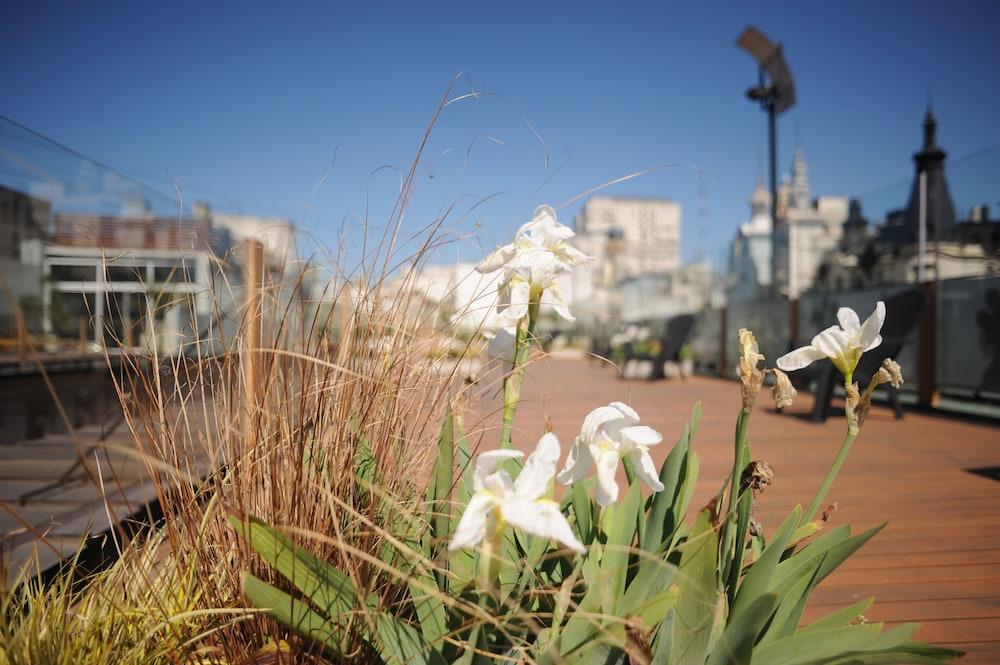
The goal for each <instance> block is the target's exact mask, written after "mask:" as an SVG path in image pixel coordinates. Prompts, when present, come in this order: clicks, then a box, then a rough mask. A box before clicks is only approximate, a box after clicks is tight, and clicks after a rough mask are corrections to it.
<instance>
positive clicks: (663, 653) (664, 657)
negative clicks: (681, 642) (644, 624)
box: [649, 612, 674, 665]
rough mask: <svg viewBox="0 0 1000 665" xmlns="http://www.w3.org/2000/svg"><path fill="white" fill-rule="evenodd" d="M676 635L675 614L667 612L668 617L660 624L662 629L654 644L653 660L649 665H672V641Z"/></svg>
mask: <svg viewBox="0 0 1000 665" xmlns="http://www.w3.org/2000/svg"><path fill="white" fill-rule="evenodd" d="M673 634H674V613H673V612H667V616H665V617H664V618H663V621H661V622H660V628H659V629H658V630H657V631H656V639H655V640H654V643H653V659H652V660H651V661H650V663H649V665H670V652H671V651H672V650H673V649H672V648H673V642H672V641H671V640H672V638H673Z"/></svg>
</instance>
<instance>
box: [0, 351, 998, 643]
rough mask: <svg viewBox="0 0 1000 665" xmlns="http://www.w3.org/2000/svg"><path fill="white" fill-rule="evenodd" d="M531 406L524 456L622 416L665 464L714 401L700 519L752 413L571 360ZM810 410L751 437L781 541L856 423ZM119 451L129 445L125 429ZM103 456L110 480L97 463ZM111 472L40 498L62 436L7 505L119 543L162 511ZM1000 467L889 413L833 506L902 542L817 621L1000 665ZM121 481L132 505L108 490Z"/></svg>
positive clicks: (701, 448) (125, 472)
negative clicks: (650, 437) (989, 470)
mask: <svg viewBox="0 0 1000 665" xmlns="http://www.w3.org/2000/svg"><path fill="white" fill-rule="evenodd" d="M523 394H524V405H523V406H522V408H521V411H520V413H519V415H518V423H517V424H518V430H517V431H516V433H515V441H516V442H517V443H518V444H519V445H522V446H523V447H524V448H530V447H532V446H533V445H534V442H535V441H536V440H537V438H538V436H539V435H540V434H541V432H542V431H543V427H544V418H545V416H546V415H548V416H549V417H550V418H551V419H552V422H553V424H554V427H555V432H556V434H558V435H559V437H560V440H561V441H562V442H563V445H564V449H565V448H567V447H568V445H569V444H570V443H571V442H572V440H573V437H574V436H575V435H576V433H577V431H578V430H579V426H580V423H581V421H582V420H583V417H584V416H585V415H586V414H587V412H588V411H590V410H591V409H592V408H594V407H595V406H599V405H601V404H607V403H608V402H611V401H615V400H621V401H625V402H628V403H630V404H631V405H632V406H633V407H634V408H635V409H636V410H637V411H638V412H639V414H640V416H642V418H643V422H644V423H646V424H649V425H651V426H653V427H655V428H656V429H658V430H660V431H661V432H663V434H664V439H665V441H664V443H663V444H662V445H660V446H658V447H657V449H656V450H655V453H656V454H655V456H656V457H657V460H658V462H659V461H661V460H662V459H663V458H664V457H665V455H666V453H667V452H668V451H669V448H670V445H671V443H672V441H673V440H675V439H676V436H677V435H678V434H679V433H680V430H681V428H682V427H683V423H684V422H685V421H686V420H687V418H688V417H689V415H690V412H691V408H692V406H693V405H694V403H695V402H696V401H699V400H700V401H701V402H702V405H703V416H702V421H701V426H700V428H699V432H698V436H697V438H696V440H695V450H696V451H697V452H698V454H699V455H700V457H701V466H702V471H701V482H700V485H699V489H698V492H697V495H696V497H695V499H694V504H693V505H694V506H700V505H704V503H706V502H707V501H708V499H709V498H710V496H711V495H712V493H714V492H715V491H716V490H717V489H718V487H719V486H720V484H721V482H722V480H723V478H724V477H725V475H726V473H727V471H728V469H729V466H730V463H731V458H732V437H733V432H732V430H733V423H734V421H735V417H736V412H737V409H738V408H739V389H738V386H737V384H735V383H734V382H732V381H724V380H718V379H708V378H694V379H690V380H688V381H686V382H678V381H674V382H667V381H660V382H656V383H649V382H645V381H619V380H618V379H617V378H616V376H615V373H614V371H613V370H612V369H611V368H610V367H608V366H600V365H598V364H596V363H595V364H592V365H590V364H588V363H587V362H586V361H583V360H573V359H564V358H558V357H557V358H553V359H550V360H547V361H544V362H538V363H536V364H535V365H533V366H532V367H531V369H530V370H529V372H528V378H527V381H526V385H525V388H524V391H523ZM482 406H483V407H484V410H483V412H484V413H489V414H490V415H489V416H488V417H485V418H484V419H482V420H481V421H480V422H478V423H477V422H475V421H474V419H473V418H469V422H467V426H468V427H469V428H470V430H472V432H473V433H478V436H479V438H480V444H479V445H480V446H481V447H482V448H483V449H488V448H492V447H494V446H495V445H496V439H497V433H498V429H499V413H498V411H496V410H495V408H494V407H496V406H497V398H496V396H495V393H494V392H492V391H491V392H490V393H489V395H487V396H486V400H485V402H484V403H483V405H482ZM810 406H811V398H810V397H809V396H808V395H801V396H800V397H799V400H798V402H797V403H796V404H795V405H794V406H793V407H792V408H791V409H789V412H788V413H786V414H784V415H779V414H777V413H774V412H773V410H772V409H771V406H770V399H769V396H768V395H762V396H761V400H760V403H759V405H758V409H757V412H756V413H755V415H754V418H753V420H752V421H751V424H750V438H751V444H752V451H753V457H754V459H764V460H767V461H768V462H769V463H770V464H771V465H772V466H773V468H774V470H775V483H774V485H772V486H771V487H770V488H768V489H767V491H766V492H765V493H764V494H763V495H762V496H761V498H760V501H759V505H758V517H759V519H761V521H762V522H763V523H764V524H765V527H767V528H773V527H774V526H775V525H776V524H777V523H778V522H779V521H780V519H781V518H782V517H783V516H784V515H785V514H786V513H787V512H788V511H789V510H790V509H791V508H792V507H794V505H795V504H796V503H808V502H809V500H810V499H811V498H812V495H813V492H814V491H815V489H816V487H817V486H818V485H819V483H820V481H821V479H822V477H823V475H824V474H825V472H826V469H827V468H828V465H829V463H830V461H831V460H832V459H833V456H834V454H835V453H836V451H837V449H838V447H839V445H840V441H841V439H842V436H843V432H844V420H843V418H842V417H834V418H832V419H830V420H829V421H828V422H827V423H825V424H823V425H817V424H814V423H811V422H809V421H808V420H806V419H805V418H804V417H803V415H804V414H805V413H807V412H808V410H809V408H810ZM99 436H100V430H99V429H97V428H93V427H89V428H82V429H81V430H79V431H78V439H79V440H80V442H81V443H82V444H83V446H84V449H88V450H89V448H90V447H91V446H92V445H94V444H96V443H97V439H98V438H99ZM109 441H110V442H111V443H112V444H119V445H129V443H130V442H129V437H128V435H127V430H126V429H125V428H124V426H120V427H119V428H118V429H117V430H115V431H114V432H113V433H112V434H111V435H110V437H109ZM96 450H98V451H100V450H101V447H100V446H99V447H98V448H97V449H96ZM88 456H89V457H88V459H90V460H92V461H94V462H95V464H94V467H95V468H96V459H95V457H94V451H93V450H90V451H89V452H88ZM99 457H100V461H101V469H102V474H104V475H103V477H104V479H105V489H104V490H102V489H101V488H99V487H98V486H95V485H94V484H93V483H92V482H91V481H90V480H89V479H88V478H87V475H86V474H85V473H84V472H83V471H82V470H81V469H76V470H75V471H73V472H72V473H71V474H70V475H69V476H68V479H67V480H66V482H62V483H59V484H57V485H56V486H54V487H51V488H50V489H48V490H47V491H44V492H41V493H38V492H37V490H39V489H41V488H43V487H46V486H48V485H51V484H52V483H53V482H54V481H56V480H57V479H59V478H60V476H62V475H63V474H64V473H65V472H67V471H70V470H72V467H73V465H74V462H75V461H76V460H77V453H76V448H75V446H74V444H73V441H72V439H71V438H70V437H69V436H67V435H63V434H60V435H49V436H47V437H44V438H41V439H36V440H32V441H26V442H21V443H18V444H14V445H0V500H2V501H3V502H4V504H5V505H7V506H10V507H12V508H14V509H15V510H16V511H17V512H18V513H19V514H20V516H21V517H22V518H23V519H24V520H26V521H28V522H29V523H30V524H32V525H33V526H34V527H35V530H37V531H40V532H42V533H45V534H46V536H47V539H48V540H49V541H50V542H51V543H52V544H53V545H54V546H55V548H56V549H58V550H59V551H60V552H62V553H63V554H70V553H72V551H73V550H74V549H75V548H76V547H77V546H78V545H79V544H80V543H81V541H82V540H83V539H84V538H85V537H87V536H86V535H87V534H92V533H100V532H102V531H105V530H106V529H107V527H108V515H109V513H110V514H111V516H112V518H113V519H120V518H121V517H123V516H125V515H128V514H131V513H132V512H134V511H135V510H136V509H138V508H139V507H141V506H142V505H144V504H145V503H146V502H148V501H149V500H150V499H151V498H152V489H151V487H150V486H149V483H148V482H145V481H144V480H143V479H144V477H145V470H144V468H143V467H142V464H141V463H139V462H137V461H136V460H134V459H130V458H128V457H127V456H125V455H122V454H119V453H114V452H112V453H110V458H109V457H105V456H104V454H103V453H101V454H100V455H99ZM991 466H1000V428H998V427H996V426H991V425H989V424H981V423H973V422H968V421H961V420H954V419H946V418H942V417H935V416H931V415H925V414H916V413H912V414H908V415H907V417H906V418H905V419H904V420H902V421H896V420H894V419H893V418H892V416H891V414H890V413H889V412H888V410H886V409H883V408H880V407H876V408H875V410H874V412H873V414H872V416H871V418H870V419H869V421H868V423H866V425H865V427H864V430H863V431H862V434H861V437H860V438H859V440H858V442H857V444H856V445H855V447H854V450H853V452H852V455H851V457H850V459H849V460H848V462H847V464H846V465H845V467H844V470H843V473H842V474H841V476H840V479H839V480H838V482H837V483H836V485H834V487H833V490H832V492H831V494H830V497H829V500H830V501H831V502H832V501H836V502H838V503H839V507H838V509H837V510H836V511H835V512H834V514H833V516H832V519H831V523H832V524H834V525H837V524H842V523H845V522H850V523H851V524H853V525H854V527H855V529H856V530H861V529H864V528H867V527H870V526H873V525H876V524H879V523H882V522H889V526H888V527H886V528H885V529H884V530H883V532H882V533H881V534H879V535H878V536H877V537H876V538H875V539H874V540H873V541H872V542H871V543H869V544H868V545H866V546H865V547H864V548H862V550H861V551H860V552H859V553H858V554H856V555H855V556H854V557H852V558H851V559H850V560H849V561H848V562H847V563H846V564H845V565H844V566H843V567H842V568H841V569H840V570H838V571H837V572H836V573H835V574H834V575H833V576H831V577H830V578H829V579H828V580H826V581H825V582H824V583H823V585H822V586H821V587H820V588H819V589H818V590H817V592H816V593H815V594H814V596H813V602H812V604H811V606H810V607H809V608H808V609H807V618H810V617H814V616H817V615H820V614H823V613H825V612H828V611H830V610H831V609H832V608H833V607H835V606H838V605H840V606H843V605H846V604H849V603H851V602H853V601H856V600H860V599H862V598H866V597H868V596H872V595H874V596H876V598H877V601H876V604H875V605H874V607H873V608H872V609H871V611H870V612H869V613H868V614H867V616H868V618H869V619H870V620H872V621H887V622H890V623H899V622H904V621H919V622H921V623H922V624H923V627H922V628H921V629H920V632H919V633H918V634H917V636H918V637H919V638H920V639H923V640H926V641H929V642H934V643H941V644H948V645H952V646H956V647H958V648H961V649H965V650H967V651H968V652H969V655H968V656H967V657H966V658H965V659H963V661H962V662H967V663H998V662H1000V511H998V510H997V509H998V508H1000V482H997V481H996V480H991V479H988V478H985V477H983V476H980V475H975V474H972V473H969V472H968V471H966V469H970V468H980V467H991ZM112 469H113V470H114V471H115V472H116V473H117V477H118V478H119V479H120V481H121V483H122V489H123V490H124V498H123V496H122V493H121V491H120V490H119V489H118V488H117V487H115V486H114V484H113V482H111V481H109V479H110V478H111V471H112ZM35 541H36V538H35V536H34V534H33V533H32V531H31V530H28V529H26V528H25V527H24V525H23V524H22V522H21V521H20V520H19V519H17V518H15V517H13V516H12V515H10V514H9V513H8V512H7V511H5V510H0V543H2V549H3V551H4V553H5V556H6V558H7V561H8V562H12V561H13V562H18V561H24V560H25V559H26V558H27V557H28V556H30V554H31V552H32V551H33V550H34V548H35V546H36V544H37V543H36V542H35ZM38 553H39V557H40V559H41V560H42V563H43V564H44V563H54V562H55V561H56V560H57V558H58V557H57V556H56V553H55V552H54V551H52V550H51V549H49V548H47V547H41V548H39V549H38Z"/></svg>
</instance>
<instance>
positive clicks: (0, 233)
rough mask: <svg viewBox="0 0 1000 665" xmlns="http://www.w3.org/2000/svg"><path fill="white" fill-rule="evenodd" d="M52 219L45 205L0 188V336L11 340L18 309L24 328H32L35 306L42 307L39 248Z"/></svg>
mask: <svg viewBox="0 0 1000 665" xmlns="http://www.w3.org/2000/svg"><path fill="white" fill-rule="evenodd" d="M51 216H52V207H51V205H50V204H49V202H48V201H43V200H42V199H38V198H35V197H33V196H29V195H27V194H25V193H23V192H19V191H17V190H14V189H8V188H6V187H0V275H2V280H0V335H6V334H8V331H10V332H11V333H12V336H13V334H14V331H13V326H14V320H13V312H14V311H15V309H16V308H18V307H20V309H21V310H22V312H24V313H25V315H26V317H28V319H29V320H27V321H26V322H25V323H26V325H28V326H29V327H32V328H33V327H35V326H34V321H32V320H31V319H33V318H35V314H36V312H35V311H34V310H35V309H36V307H34V305H35V304H36V303H37V304H38V306H39V307H40V303H41V294H42V273H41V248H42V245H43V243H44V242H45V237H46V234H47V232H48V228H49V222H50V218H51ZM37 314H38V316H39V317H40V314H41V312H40V310H39V311H38V312H37Z"/></svg>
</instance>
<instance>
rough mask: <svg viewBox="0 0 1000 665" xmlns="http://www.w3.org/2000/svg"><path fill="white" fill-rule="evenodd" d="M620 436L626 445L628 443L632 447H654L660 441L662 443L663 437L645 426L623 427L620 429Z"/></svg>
mask: <svg viewBox="0 0 1000 665" xmlns="http://www.w3.org/2000/svg"><path fill="white" fill-rule="evenodd" d="M621 436H622V438H623V439H624V440H625V442H626V443H630V444H632V445H633V446H655V445H656V444H658V443H659V442H660V441H663V437H662V436H661V435H660V433H659V432H657V431H656V430H655V429H653V428H652V427H646V426H645V425H632V426H631V427H624V428H622V431H621Z"/></svg>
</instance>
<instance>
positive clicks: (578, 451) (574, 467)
mask: <svg viewBox="0 0 1000 665" xmlns="http://www.w3.org/2000/svg"><path fill="white" fill-rule="evenodd" d="M593 464H594V458H593V457H591V456H590V448H589V447H588V446H587V444H586V443H584V442H583V440H582V438H581V437H577V439H576V441H574V442H573V446H572V447H571V448H570V449H569V455H567V456H566V465H565V466H563V470H562V471H560V472H559V475H558V476H557V477H556V479H557V480H558V481H559V482H560V483H562V484H563V485H572V484H573V483H576V482H579V481H581V480H583V479H584V478H586V476H587V474H588V473H590V467H591V466H593Z"/></svg>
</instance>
